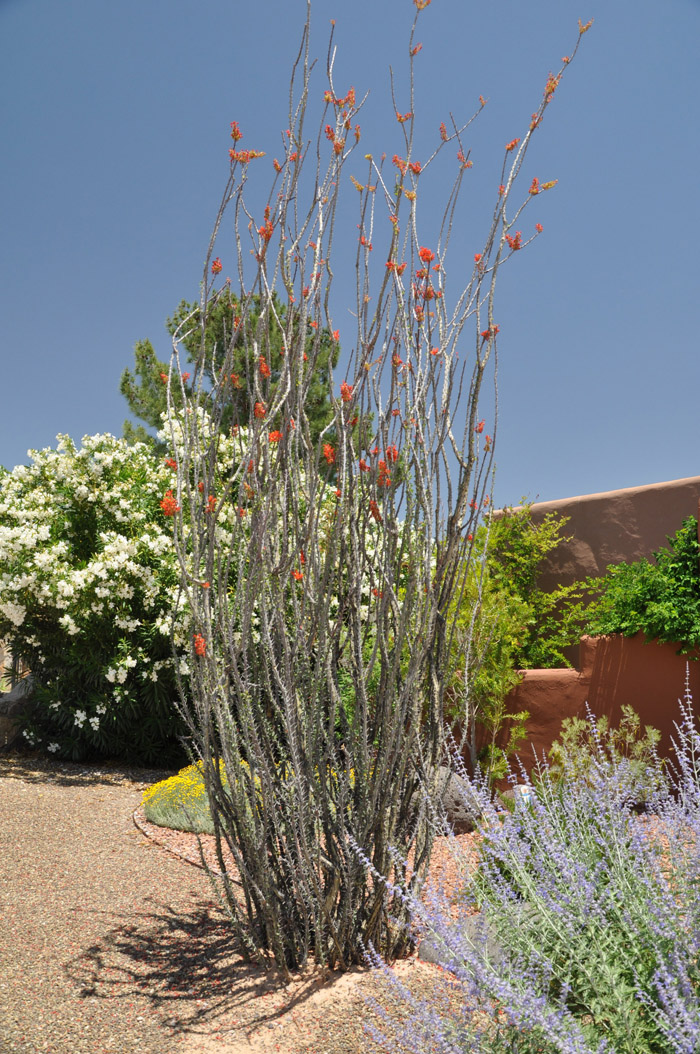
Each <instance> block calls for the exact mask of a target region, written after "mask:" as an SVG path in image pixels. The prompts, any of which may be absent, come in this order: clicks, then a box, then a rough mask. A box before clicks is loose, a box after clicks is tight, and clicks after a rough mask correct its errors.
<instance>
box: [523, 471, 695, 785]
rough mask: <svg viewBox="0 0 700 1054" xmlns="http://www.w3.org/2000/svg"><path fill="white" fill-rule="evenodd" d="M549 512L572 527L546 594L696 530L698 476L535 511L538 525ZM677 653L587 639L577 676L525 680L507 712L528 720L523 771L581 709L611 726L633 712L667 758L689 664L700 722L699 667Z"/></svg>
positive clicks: (546, 674)
mask: <svg viewBox="0 0 700 1054" xmlns="http://www.w3.org/2000/svg"><path fill="white" fill-rule="evenodd" d="M548 512H560V513H562V514H563V515H565V516H568V517H570V520H569V522H568V523H567V524H566V526H565V528H564V533H565V534H568V535H573V536H574V537H573V539H572V541H571V542H568V543H564V544H563V545H561V546H560V547H559V548H558V549H557V550H556V551H555V552H553V553H552V554H550V557H549V559H548V561H547V563H546V566H545V569H544V571H543V573H542V574H541V576H540V586H541V588H543V589H552V588H554V587H555V586H557V585H558V584H560V583H561V584H568V583H570V582H574V581H576V580H577V579H581V578H585V577H587V576H589V575H602V574H604V573H605V569H606V567H607V566H608V565H609V564H615V563H620V562H621V561H623V560H624V561H626V562H630V561H633V560H639V559H641V558H642V557H647V558H649V557H651V555H652V553H653V552H654V550H655V549H659V548H661V547H662V546H663V545H665V544H666V539H667V536H668V535H673V534H675V532H676V531H677V530H678V528H679V527H680V525H681V523H682V521H683V520H684V519H685V518H686V517H688V516H697V517H698V520H699V521H700V476H692V477H690V478H688V479H677V480H671V481H669V482H667V483H655V484H652V485H650V486H646V487H629V488H626V489H624V490H614V491H607V492H605V493H601V494H586V495H583V496H580V497H574V498H566V499H563V500H561V501H549V502H540V503H538V504H536V505H533V506H532V517H533V520H534V521H535V522H538V521H540V520H542V519H543V518H544V516H546V514H547V513H548ZM699 534H700V529H699ZM677 650H678V646H677V645H673V644H658V642H656V641H653V642H646V641H645V639H644V636H643V634H638V635H637V636H636V637H622V636H611V637H596V638H593V637H583V638H582V639H581V643H580V647H579V649H578V656H577V655H576V654H575V652H576V649H574V654H571V655H569V658H570V659H571V660H572V661H573V662H574V665H575V667H576V668H575V669H571V670H567V669H559V670H526V671H525V673H524V675H523V680H522V682H521V684H520V685H518V686H517V687H516V688H515V689H514V690H513V691H512V692H511V693H510V694H509V696H508V698H507V706H508V707H509V708H511V709H512V712H515V711H520V710H527V711H528V712H529V714H530V717H529V720H528V722H527V736H528V738H527V742H526V745H523V747H521V749H520V751H519V754H520V757H521V760H522V762H523V764H524V765H525V767H526V769H527V770H528V771H530V770H531V768H532V766H533V764H534V758H533V747H534V749H535V750H536V751H537V754H538V755H539V756H541V755H542V752H543V751H544V752H545V753H546V751H547V750H549V748H550V746H551V745H552V743H553V742H554V740H555V739H557V738H558V736H559V734H560V731H561V724H562V721H563V719H564V718H566V717H585V715H586V703H588V706H589V707H590V709H591V711H592V712H593V713H594V714H595V715H596V717H602V716H603V715H605V716H606V717H607V718H608V719H609V721H610V723H611V724H612V725H615V726H616V725H618V724H619V722H620V718H621V715H622V710H621V708H622V706H623V705H629V706H632V707H633V708H634V709H635V710H636V712H637V713H638V714H639V716H640V721H641V725H642V728H643V727H644V725H653V726H654V727H655V728H658V729H659V730H660V731H661V733H662V741H661V744H660V747H659V751H660V753H661V754H662V755H665V756H669V755H670V754H671V751H672V746H671V737H672V736H675V729H674V722H678V721H680V709H679V706H678V699H679V697H681V696H682V695H683V692H684V689H685V675H686V664H688V668H689V675H690V689H691V694H692V696H693V700H694V709H695V713H696V714H697V715H700V661H692V660H691V661H690V662H688V659H687V658H686V657H684V656H679V655H677V654H676V652H677ZM577 660H578V661H577ZM699 723H700V722H699Z"/></svg>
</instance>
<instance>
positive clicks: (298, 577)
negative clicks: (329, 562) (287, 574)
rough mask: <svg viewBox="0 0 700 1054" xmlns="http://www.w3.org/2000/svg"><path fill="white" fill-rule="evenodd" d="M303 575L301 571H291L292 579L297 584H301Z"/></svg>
mask: <svg viewBox="0 0 700 1054" xmlns="http://www.w3.org/2000/svg"><path fill="white" fill-rule="evenodd" d="M303 577H304V574H303V572H302V571H292V578H294V579H296V581H297V582H301V580H302V578H303Z"/></svg>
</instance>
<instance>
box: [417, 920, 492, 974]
mask: <svg viewBox="0 0 700 1054" xmlns="http://www.w3.org/2000/svg"><path fill="white" fill-rule="evenodd" d="M447 930H448V932H449V933H451V934H452V933H454V934H459V936H460V938H463V939H464V938H466V940H467V941H468V942H469V943H471V944H473V945H474V947H476V948H479V949H481V951H482V953H483V956H484V957H485V959H486V960H487V961H488V962H489V963H490V964H491V965H492V966H500V965H501V963H503V962H504V961H505V958H506V955H505V952H504V951H503V948H502V947H501V945H500V944H499V942H498V941H497V940H496V938H495V937H494V935H493V932H492V931H490V930H489V926H488V923H487V922H486V919H485V918H484V916H483V915H482V914H477V915H466V916H465V917H464V918H463V919H460V920H459V921H457V922H451V923H450V924H449V925H448V927H447ZM418 958H419V959H421V960H422V961H423V962H427V963H438V964H439V965H440V966H444V967H445V968H446V969H448V970H449V969H451V968H453V967H454V966H455V965H460V964H461V963H462V962H463V959H462V957H461V956H459V955H452V953H450V952H449V951H448V950H447V948H446V947H445V945H444V944H443V943H442V941H441V940H439V939H438V937H436V936H433V935H431V936H429V937H424V938H423V940H422V941H421V942H420V945H419V948H418Z"/></svg>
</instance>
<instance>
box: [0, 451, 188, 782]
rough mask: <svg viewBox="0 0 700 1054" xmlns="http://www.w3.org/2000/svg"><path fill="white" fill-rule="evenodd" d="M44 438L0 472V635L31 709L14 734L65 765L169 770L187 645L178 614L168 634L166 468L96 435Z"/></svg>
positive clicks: (170, 563) (170, 574) (175, 756)
mask: <svg viewBox="0 0 700 1054" xmlns="http://www.w3.org/2000/svg"><path fill="white" fill-rule="evenodd" d="M58 439H59V442H58V446H57V448H56V449H55V450H54V449H50V448H46V449H44V450H39V451H37V450H33V451H30V455H31V458H32V463H31V464H30V465H28V466H25V465H21V466H18V467H17V468H15V469H14V471H12V472H5V473H4V474H2V475H1V476H0V638H2V639H4V640H6V641H7V642H8V644H9V646H10V649H11V651H12V654H13V656H14V658H15V660H16V661H20V660H21V661H23V662H24V663H25V664H26V665H27V666H28V667H29V669H30V670H31V676H32V679H33V682H34V699H35V701H36V704H37V706H36V709H35V712H34V713H33V714H32V715H31V716H30V717H28V718H27V720H26V721H25V725H24V737H25V740H26V742H27V743H28V744H29V745H31V746H34V747H36V748H39V749H42V750H44V751H48V752H49V753H52V754H54V755H55V756H58V757H69V758H72V759H73V760H81V759H87V758H90V759H94V758H99V757H115V758H116V757H119V758H123V759H125V760H129V761H131V762H133V763H141V764H150V763H153V762H157V763H158V764H161V765H162V764H166V765H167V764H177V763H178V762H182V761H184V760H186V757H187V754H186V752H185V750H184V748H183V746H182V744H181V743H180V741H179V740H180V737H182V736H183V735H185V734H186V732H187V728H186V726H185V725H184V723H183V721H182V718H181V717H180V715H179V713H178V711H177V709H176V707H175V705H174V699H175V698H176V695H177V687H176V680H175V674H174V668H175V666H176V665H177V666H178V668H179V671H180V674H181V676H182V677H183V678H185V679H186V677H187V657H188V650H189V649H188V640H187V616H186V613H183V615H182V616H181V618H180V621H179V622H178V623H177V624H176V625H175V627H174V637H173V627H172V625H171V623H172V612H173V608H174V596H175V594H176V592H177V585H178V569H177V562H176V558H175V553H174V550H173V545H172V539H171V537H170V534H169V532H166V530H165V529H164V528H165V527H166V525H167V520H166V519H165V517H164V515H163V511H162V508H161V499H162V495H163V491H164V489H165V488H166V487H167V486H168V484H169V483H170V481H171V479H172V470H171V469H170V468H169V467H168V466H167V465H166V464H165V463H164V462H163V461H162V460H161V459H155V458H154V457H153V456H152V454H151V453H150V451H149V450H148V449H147V448H146V447H145V446H143V445H141V444H136V445H134V446H129V445H128V444H127V443H126V442H125V441H124V440H122V439H115V438H114V436H111V435H108V434H105V435H94V436H85V437H84V438H83V443H82V446H81V447H80V448H78V447H76V445H75V444H74V443H73V442H72V440H71V439H70V438H69V437H68V436H59V437H58ZM171 638H172V639H171ZM173 642H174V644H175V648H176V654H175V655H174V654H173ZM183 683H186V680H185V681H184V682H183Z"/></svg>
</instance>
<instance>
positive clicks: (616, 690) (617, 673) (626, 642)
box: [507, 634, 700, 772]
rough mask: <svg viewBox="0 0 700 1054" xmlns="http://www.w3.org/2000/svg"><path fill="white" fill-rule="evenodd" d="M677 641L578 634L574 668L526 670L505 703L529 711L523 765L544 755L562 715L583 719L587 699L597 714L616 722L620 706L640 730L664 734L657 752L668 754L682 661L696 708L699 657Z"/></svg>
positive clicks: (698, 709) (680, 690)
mask: <svg viewBox="0 0 700 1054" xmlns="http://www.w3.org/2000/svg"><path fill="white" fill-rule="evenodd" d="M677 650H678V647H677V645H675V644H659V643H658V642H656V641H650V642H647V641H645V639H644V636H643V634H637V636H635V637H622V636H617V635H616V636H611V637H582V638H581V645H580V658H579V664H578V669H574V670H526V671H525V672H524V675H523V680H522V682H521V683H520V684H519V685H518V686H517V687H516V688H515V689H514V690H513V691H512V692H511V693H510V694H509V696H508V701H507V705H508V706H509V707H513V708H514V710H516V711H517V710H527V711H528V712H529V714H530V717H529V720H528V722H527V726H526V727H527V741H526V744H524V745H523V746H521V748H520V749H519V751H518V753H519V756H520V758H521V761H522V762H523V765H524V766H525V768H526V769H527V770H528V772H529V771H531V769H532V767H533V765H534V756H533V747H534V749H535V751H536V752H537V755H538V757H541V756H542V753H543V751H544V752H545V753H546V752H547V751H548V750H549V748H550V747H551V745H552V743H553V742H554V740H555V739H557V738H558V736H559V734H560V732H561V724H562V721H563V719H564V718H566V717H582V718H585V717H586V702H587V703H588V706H589V707H590V709H591V711H592V713H593V714H595V716H596V717H603V716H605V717H607V718H608V721H609V722H610V724H611V725H613V726H617V725H619V723H620V718H621V716H622V707H623V705H627V706H631V707H633V708H634V710H636V712H637V713H638V714H639V717H640V723H641V726H642V730H643V728H644V726H645V725H653V726H654V727H655V728H658V729H659V731H660V732H661V734H662V740H661V743H660V745H659V753H660V754H661V755H662V756H669V755H671V751H672V745H671V737H672V736H673V737H674V738H676V739H677V735H676V731H675V728H674V722H678V723H680V720H681V715H680V708H679V706H678V700H679V698H682V696H683V694H684V691H685V676H686V665H687V667H688V672H689V683H690V691H691V695H692V696H693V700H694V703H695V712H696V714H697V713H698V712H700V661H693V660H690V661H689V660H688V658H687V657H686V656H682V655H677V654H676V652H677Z"/></svg>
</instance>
